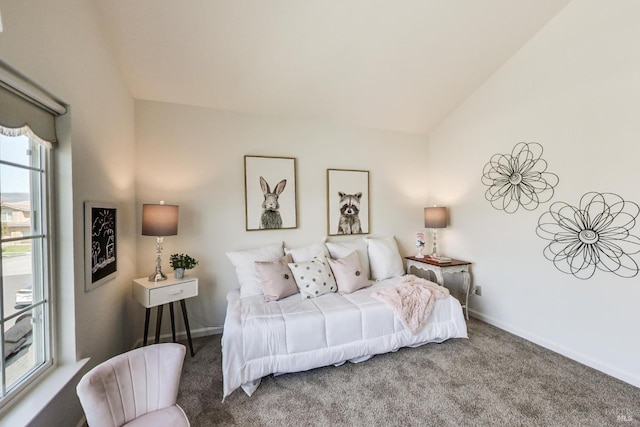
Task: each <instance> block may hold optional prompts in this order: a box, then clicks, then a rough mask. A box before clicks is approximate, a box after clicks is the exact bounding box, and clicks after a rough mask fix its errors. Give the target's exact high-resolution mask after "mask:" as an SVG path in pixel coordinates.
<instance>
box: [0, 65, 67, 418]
mask: <svg viewBox="0 0 640 427" xmlns="http://www.w3.org/2000/svg"><path fill="white" fill-rule="evenodd" d="M65 113H66V108H65V107H64V106H63V105H62V104H60V103H59V102H57V101H56V100H55V99H54V98H52V97H51V96H50V95H48V94H47V93H46V92H44V91H43V90H42V89H40V88H39V87H37V86H36V85H34V84H33V83H31V82H29V81H28V80H27V79H25V78H24V77H22V76H21V75H19V74H18V73H16V72H15V71H14V70H12V69H11V68H10V67H9V66H7V65H6V64H4V63H3V62H2V61H0V205H1V215H0V225H1V226H2V230H1V233H0V244H1V245H2V259H1V260H0V296H1V298H0V340H1V341H2V346H1V347H0V407H2V406H4V405H6V403H7V402H8V401H9V400H10V399H11V398H12V397H14V396H16V395H17V394H18V393H19V391H20V390H21V389H23V388H24V387H25V386H26V385H27V384H29V383H31V382H32V381H33V380H35V379H36V378H37V377H38V376H39V374H40V373H42V372H43V371H44V370H46V369H47V368H48V367H50V366H52V365H53V359H54V357H53V351H52V336H53V322H52V309H53V303H52V300H51V295H52V292H51V290H52V289H53V287H54V286H53V283H52V281H53V274H52V266H53V261H52V260H53V256H52V254H51V248H52V247H53V241H52V240H53V239H52V236H53V235H54V233H53V229H52V221H51V219H50V218H51V215H50V214H51V209H50V198H51V194H52V190H51V188H52V187H51V184H50V183H51V181H52V179H51V176H52V174H51V163H52V162H51V152H52V150H54V149H55V146H56V145H55V144H56V142H57V141H56V129H55V118H56V117H57V116H59V115H62V114H65Z"/></svg>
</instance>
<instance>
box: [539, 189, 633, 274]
mask: <svg viewBox="0 0 640 427" xmlns="http://www.w3.org/2000/svg"><path fill="white" fill-rule="evenodd" d="M639 212H640V208H639V207H638V205H637V204H636V203H634V202H630V201H626V200H623V199H622V197H620V196H618V195H617V194H613V193H596V192H589V193H586V194H585V195H583V196H582V198H581V199H580V204H579V206H577V207H576V206H571V205H569V204H567V203H565V202H555V203H553V204H552V205H551V206H550V209H549V211H548V212H545V213H544V214H542V216H541V217H540V219H539V221H538V227H537V229H536V233H537V234H538V236H540V237H542V238H543V239H546V240H550V241H551V242H550V243H549V245H547V247H546V248H545V249H544V256H545V258H547V259H548V260H549V261H552V262H553V264H554V265H555V267H556V268H557V269H558V270H560V271H562V272H563V273H568V274H572V275H574V276H575V277H577V278H579V279H589V278H591V277H592V276H593V274H594V273H595V271H596V269H597V270H601V271H604V272H610V273H614V274H616V275H617V276H620V277H627V278H628V277H634V276H636V275H637V274H638V263H637V262H636V261H635V260H634V259H633V258H631V255H634V254H637V253H639V252H640V238H639V237H638V236H635V235H633V234H631V230H632V229H633V227H635V225H636V219H637V218H638V213H639Z"/></svg>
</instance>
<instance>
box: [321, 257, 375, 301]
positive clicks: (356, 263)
mask: <svg viewBox="0 0 640 427" xmlns="http://www.w3.org/2000/svg"><path fill="white" fill-rule="evenodd" d="M327 261H329V265H330V266H331V271H333V277H335V279H336V283H337V284H338V292H339V293H340V295H345V294H351V293H353V292H355V291H357V290H360V289H362V288H366V287H368V286H371V282H370V281H369V280H367V275H366V274H364V271H363V268H362V264H361V263H360V257H359V256H358V253H357V252H355V251H354V252H351V253H350V254H349V255H347V256H346V257H344V258H340V259H328V260H327Z"/></svg>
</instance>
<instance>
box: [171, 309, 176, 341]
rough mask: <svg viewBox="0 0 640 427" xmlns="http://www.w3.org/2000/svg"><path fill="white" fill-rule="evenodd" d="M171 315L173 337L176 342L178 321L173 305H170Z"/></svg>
mask: <svg viewBox="0 0 640 427" xmlns="http://www.w3.org/2000/svg"><path fill="white" fill-rule="evenodd" d="M169 313H170V314H171V337H172V338H173V342H176V319H175V317H174V315H173V303H172V302H170V303H169Z"/></svg>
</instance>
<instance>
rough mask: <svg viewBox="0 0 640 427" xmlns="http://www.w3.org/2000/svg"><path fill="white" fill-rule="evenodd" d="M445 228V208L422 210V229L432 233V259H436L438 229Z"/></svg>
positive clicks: (436, 207) (435, 207)
mask: <svg viewBox="0 0 640 427" xmlns="http://www.w3.org/2000/svg"><path fill="white" fill-rule="evenodd" d="M446 226H447V208H446V207H444V206H434V207H431V208H424V228H430V229H431V231H432V233H433V250H432V251H431V255H429V256H430V257H432V258H437V257H438V228H445V227H446Z"/></svg>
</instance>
